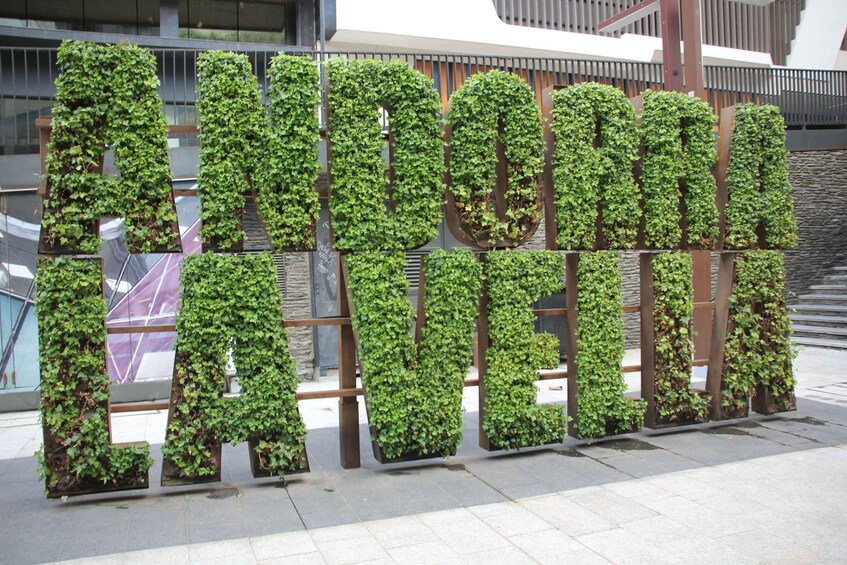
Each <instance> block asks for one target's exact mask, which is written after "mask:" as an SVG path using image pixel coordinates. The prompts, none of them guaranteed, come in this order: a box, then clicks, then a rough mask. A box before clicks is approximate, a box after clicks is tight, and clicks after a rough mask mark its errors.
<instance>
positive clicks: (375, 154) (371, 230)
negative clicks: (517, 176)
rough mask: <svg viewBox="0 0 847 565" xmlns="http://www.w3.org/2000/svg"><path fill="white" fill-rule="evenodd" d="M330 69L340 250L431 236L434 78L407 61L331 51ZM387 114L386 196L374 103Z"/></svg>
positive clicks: (437, 118)
mask: <svg viewBox="0 0 847 565" xmlns="http://www.w3.org/2000/svg"><path fill="white" fill-rule="evenodd" d="M327 72H328V74H329V99H328V104H329V139H330V142H331V152H332V159H331V163H330V167H331V177H332V187H331V188H332V190H331V192H330V201H329V206H330V210H331V212H332V229H333V233H334V235H335V248H336V249H337V250H339V251H380V250H382V251H387V250H391V251H399V250H405V249H414V248H416V247H420V246H421V245H423V244H425V243H426V242H428V241H430V240H432V239H434V238H435V236H436V235H437V234H436V228H437V227H438V223H439V221H440V220H441V205H442V203H443V201H444V198H443V194H444V182H443V175H444V157H443V148H442V145H441V102H440V99H439V96H438V93H437V91H436V90H435V89H434V88H433V86H432V80H431V79H429V78H427V77H426V76H425V75H423V74H422V73H420V72H419V71H417V70H415V69H413V68H411V67H410V66H408V65H407V64H406V63H405V62H403V61H399V60H395V61H377V60H354V61H348V60H346V59H333V60H331V61H329V62H328V63H327ZM381 107H385V108H386V109H387V110H388V112H389V114H390V123H391V125H390V136H391V139H392V144H393V159H392V163H391V172H392V174H393V177H392V179H393V183H392V190H391V198H392V201H393V204H394V209H395V212H394V213H390V214H387V213H386V205H385V201H386V199H387V193H386V186H387V184H388V178H387V172H388V164H387V163H386V162H385V160H384V159H383V157H382V152H383V151H384V150H385V148H386V142H385V140H384V139H383V135H382V126H381V124H380V108H381Z"/></svg>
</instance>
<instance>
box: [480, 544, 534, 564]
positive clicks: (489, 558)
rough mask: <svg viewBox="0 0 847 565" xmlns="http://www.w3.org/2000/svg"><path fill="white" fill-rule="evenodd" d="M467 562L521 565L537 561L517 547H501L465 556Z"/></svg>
mask: <svg viewBox="0 0 847 565" xmlns="http://www.w3.org/2000/svg"><path fill="white" fill-rule="evenodd" d="M464 559H465V562H467V563H476V564H479V565H512V564H513V563H514V564H516V565H519V564H521V563H536V561H535V560H534V559H533V558H532V557H530V556H529V555H527V554H526V553H524V552H523V551H521V550H520V549H518V548H517V547H501V548H497V549H489V550H488V551H481V552H479V553H472V554H470V555H465V556H464Z"/></svg>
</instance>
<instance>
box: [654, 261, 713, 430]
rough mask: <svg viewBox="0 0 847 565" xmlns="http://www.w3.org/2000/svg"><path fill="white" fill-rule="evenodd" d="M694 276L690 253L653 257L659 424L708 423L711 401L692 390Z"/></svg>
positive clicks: (656, 393) (656, 389)
mask: <svg viewBox="0 0 847 565" xmlns="http://www.w3.org/2000/svg"><path fill="white" fill-rule="evenodd" d="M692 272H693V266H692V261H691V255H690V254H689V253H685V252H677V253H659V254H657V255H654V256H653V330H654V331H655V352H654V354H655V361H654V362H655V389H654V390H655V392H654V394H655V397H654V398H655V401H656V413H657V418H656V421H657V423H659V424H670V425H678V424H687V423H693V422H704V421H706V420H707V419H708V408H709V401H708V397H703V396H700V395H699V394H697V393H695V392H694V391H692V390H691V370H692V358H693V353H694V347H693V343H692V341H691V316H692V312H693V309H694V287H693V283H692Z"/></svg>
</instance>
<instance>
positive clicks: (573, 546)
mask: <svg viewBox="0 0 847 565" xmlns="http://www.w3.org/2000/svg"><path fill="white" fill-rule="evenodd" d="M509 541H510V542H512V543H513V544H514V545H515V546H516V547H519V548H520V549H521V550H522V551H523V552H524V553H526V554H527V555H529V556H530V557H532V558H533V559H536V560H538V561H542V560H544V559H546V558H553V557H555V556H564V555H566V554H569V553H572V552H574V551H580V550H583V549H585V546H584V545H582V544H581V543H579V542H578V541H576V540H575V539H574V538H572V537H570V536H569V535H567V534H565V533H564V532H562V531H559V530H557V529H554V528H549V529H546V530H540V531H536V532H529V533H525V534H519V535H516V536H511V537H510V538H509Z"/></svg>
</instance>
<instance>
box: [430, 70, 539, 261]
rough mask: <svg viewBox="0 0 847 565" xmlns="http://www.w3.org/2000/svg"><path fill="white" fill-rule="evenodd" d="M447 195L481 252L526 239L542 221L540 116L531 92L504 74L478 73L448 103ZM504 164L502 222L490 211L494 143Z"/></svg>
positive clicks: (494, 175) (516, 78) (519, 80)
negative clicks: (487, 248)
mask: <svg viewBox="0 0 847 565" xmlns="http://www.w3.org/2000/svg"><path fill="white" fill-rule="evenodd" d="M447 124H448V125H449V126H450V127H451V128H452V137H451V139H450V151H451V155H450V177H451V181H452V182H451V186H450V191H451V193H452V194H453V196H454V198H455V205H456V212H457V214H458V217H459V218H461V225H462V229H463V230H464V232H465V233H467V234H468V235H469V236H470V237H471V238H473V240H474V241H476V243H477V244H478V245H480V246H481V247H491V246H493V245H496V244H497V243H498V242H502V241H504V240H510V241H511V242H513V243H514V244H515V245H517V244H520V243H522V242H524V241H526V240H527V239H529V238H530V237H531V236H532V234H533V233H534V232H535V228H536V227H538V224H539V222H540V221H541V208H540V206H539V204H538V182H539V175H540V174H541V173H542V170H543V167H544V137H543V130H542V126H541V111H540V110H539V108H538V105H537V104H536V102H535V95H534V94H533V93H532V89H531V88H530V86H529V85H528V84H527V83H526V81H524V80H523V79H522V78H521V77H519V76H517V75H515V74H512V73H505V72H502V71H497V70H494V71H488V72H486V73H479V74H476V75H474V76H472V77H471V78H470V79H468V80H467V81H466V82H465V83H464V84H463V85H462V86H461V88H459V90H458V91H456V92H454V93H453V95H452V96H451V98H450V110H449V112H448V115H447ZM498 141H499V142H500V143H502V145H503V151H504V155H505V160H506V167H505V170H506V176H507V177H508V178H507V181H506V194H505V201H506V214H505V215H506V218H505V219H500V218H499V217H498V215H497V211H496V209H495V205H494V186H495V182H496V179H497V149H496V143H497V142H498Z"/></svg>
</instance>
